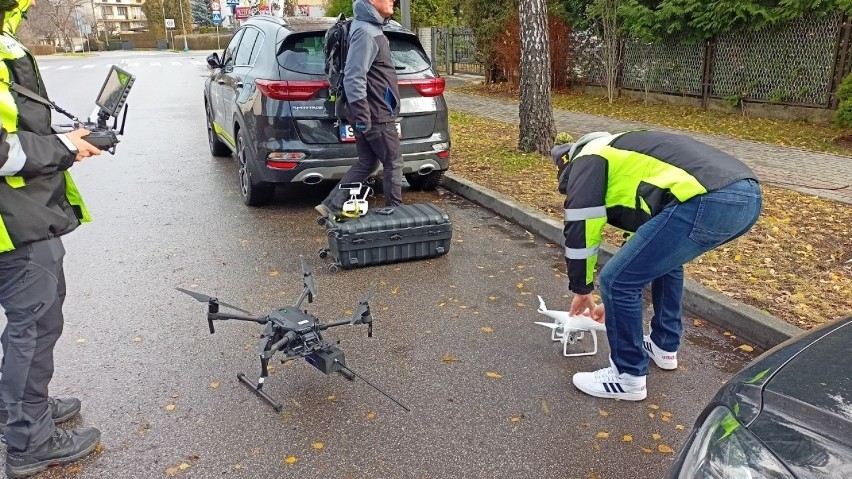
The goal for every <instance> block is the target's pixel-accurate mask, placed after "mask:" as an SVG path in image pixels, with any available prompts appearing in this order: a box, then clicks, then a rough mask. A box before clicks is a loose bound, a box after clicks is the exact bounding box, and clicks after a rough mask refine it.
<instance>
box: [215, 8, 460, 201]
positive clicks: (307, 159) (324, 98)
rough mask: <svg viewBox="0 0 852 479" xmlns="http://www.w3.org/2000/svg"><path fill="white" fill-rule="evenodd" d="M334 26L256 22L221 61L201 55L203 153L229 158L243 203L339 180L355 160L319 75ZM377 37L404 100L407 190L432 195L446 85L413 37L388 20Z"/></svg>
mask: <svg viewBox="0 0 852 479" xmlns="http://www.w3.org/2000/svg"><path fill="white" fill-rule="evenodd" d="M334 21H335V19H334V18H306V17H289V18H276V17H272V16H269V15H260V16H255V17H252V18H251V19H250V20H248V21H247V22H245V23H244V24H243V26H242V27H241V28H240V29H239V30H238V31H237V32H236V34H234V37H233V38H232V39H231V42H230V43H229V44H228V47H227V48H226V49H225V51H224V52H223V54H222V58H221V59H220V58H219V55H218V54H217V53H213V54H211V55H210V56H209V57H207V63H208V65H209V66H210V68H211V69H212V72H211V74H210V77H209V78H208V79H207V80H206V81H205V84H204V107H205V111H206V112H207V131H208V140H209V143H210V152H211V153H212V154H213V155H214V156H230V155H231V153H232V152H233V153H236V157H237V161H238V162H239V180H240V186H241V189H242V195H243V200H244V202H245V203H246V204H248V205H262V204H266V203H269V201H271V200H272V197H273V195H274V193H275V185H276V184H279V185H280V184H285V183H294V182H301V183H307V184H317V183H320V182H322V181H324V180H339V179H340V178H341V177H343V174H344V173H345V172H346V171H347V170H348V169H349V167H350V166H351V165H352V164H354V163H355V160H356V159H357V153H356V151H355V144H354V137H353V135H352V128H351V126H349V125H347V124H346V123H345V121H338V120H336V119H335V118H334V117H333V115H332V113H333V104H332V103H331V102H329V94H328V79H327V78H326V76H325V73H324V58H323V40H324V36H325V32H326V30H327V29H328V28H329V27H330V26H331V25H333V24H334ZM384 31H385V35H387V37H388V40H389V41H390V50H391V56H392V57H393V60H394V63H395V64H396V70H397V75H398V76H399V93H400V96H401V97H402V98H401V100H402V101H401V108H400V114H399V117H398V120H397V121H398V122H399V124H400V126H399V129H400V134H401V137H400V138H401V142H402V155H403V159H404V160H405V166H404V169H403V174H404V175H405V178H406V180H407V181H408V183H409V185H410V186H411V187H412V188H413V189H433V188H435V187H437V186H438V183H439V182H440V180H441V178H442V176H443V174H444V171H446V170H447V167H448V166H449V159H450V133H449V124H448V120H447V104H446V102H445V101H444V97H443V92H444V79H443V78H440V77H439V76H438V74H437V72H436V71H435V70H434V69H433V68H432V65H431V62H430V61H429V58H428V57H427V56H426V53H425V52H424V51H423V47H422V46H421V45H420V41H419V40H418V39H417V36H416V35H415V34H414V33H412V32H411V31H408V30H406V29H404V28H402V26H400V25H399V24H398V23H396V22H390V23H389V24H388V25H387V26H385V27H384ZM376 175H377V176H380V175H381V167H380V169H379V171H378V172H376ZM379 183H381V182H379Z"/></svg>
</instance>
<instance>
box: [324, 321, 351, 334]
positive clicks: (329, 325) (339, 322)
mask: <svg viewBox="0 0 852 479" xmlns="http://www.w3.org/2000/svg"><path fill="white" fill-rule="evenodd" d="M346 324H352V320H351V319H341V320H340V321H335V322H333V323H327V324H320V325H319V330H320V331H325V330H326V329H328V328H334V327H336V326H344V325H346Z"/></svg>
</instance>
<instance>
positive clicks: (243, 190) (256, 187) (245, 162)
mask: <svg viewBox="0 0 852 479" xmlns="http://www.w3.org/2000/svg"><path fill="white" fill-rule="evenodd" d="M253 161H254V158H253V157H252V154H251V152H250V151H249V149H248V147H247V146H246V139H245V133H243V132H242V131H240V132H238V133H237V168H238V170H237V175H238V177H239V180H240V194H241V195H242V197H243V203H245V204H246V205H248V206H263V205H268V204H269V203H270V202H272V197H273V196H274V195H275V185H273V184H269V183H256V182H255V181H254V179H253V178H252V174H251V163H252V162H253Z"/></svg>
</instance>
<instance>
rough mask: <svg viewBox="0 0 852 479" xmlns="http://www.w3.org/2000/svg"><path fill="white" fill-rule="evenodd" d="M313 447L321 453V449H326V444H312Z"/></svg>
mask: <svg viewBox="0 0 852 479" xmlns="http://www.w3.org/2000/svg"><path fill="white" fill-rule="evenodd" d="M311 447H312V448H314V449H315V450H317V451H319V450H320V449H322V448H324V447H325V444H323V443H321V442H313V443H311Z"/></svg>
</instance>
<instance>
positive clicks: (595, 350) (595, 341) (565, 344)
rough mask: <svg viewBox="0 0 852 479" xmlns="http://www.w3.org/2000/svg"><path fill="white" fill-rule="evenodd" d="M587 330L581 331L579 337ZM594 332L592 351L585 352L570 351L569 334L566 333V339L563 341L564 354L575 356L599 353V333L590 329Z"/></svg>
mask: <svg viewBox="0 0 852 479" xmlns="http://www.w3.org/2000/svg"><path fill="white" fill-rule="evenodd" d="M584 333H585V331H581V332H580V336H578V337H577V339H579V338H582V337H583V336H582V335H583V334H584ZM590 333H592V350H591V351H590V352H585V353H570V354H569V353H568V339H567V337H568V335H565V338H566V339H565V340H564V341H563V342H562V355H563V356H565V357H568V358H570V357H575V356H592V355H595V354H597V353H598V333H597V331H590Z"/></svg>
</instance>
